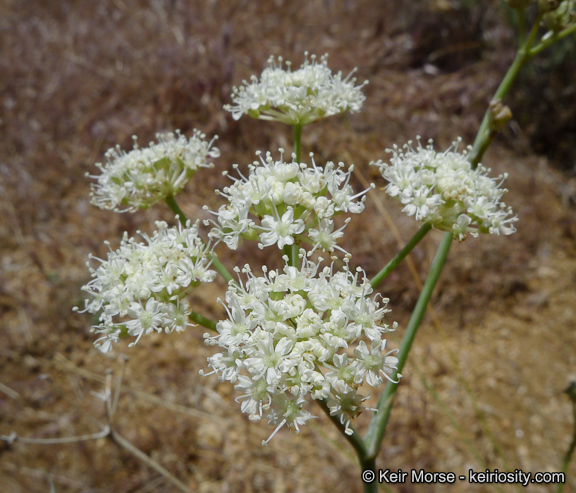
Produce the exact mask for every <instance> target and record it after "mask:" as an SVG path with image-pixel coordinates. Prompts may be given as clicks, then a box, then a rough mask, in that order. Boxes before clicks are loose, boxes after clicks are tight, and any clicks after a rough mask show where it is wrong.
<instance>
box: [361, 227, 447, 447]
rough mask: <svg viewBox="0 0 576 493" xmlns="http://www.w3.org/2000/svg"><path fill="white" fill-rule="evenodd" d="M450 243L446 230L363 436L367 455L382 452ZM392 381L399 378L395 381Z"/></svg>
mask: <svg viewBox="0 0 576 493" xmlns="http://www.w3.org/2000/svg"><path fill="white" fill-rule="evenodd" d="M451 244H452V235H451V234H450V233H444V236H443V237H442V241H441V243H440V246H439V247H438V251H437V252H436V256H435V257H434V260H433V262H432V266H431V267H430V272H429V273H428V277H427V278H426V281H425V283H424V287H423V288H422V292H421V293H420V297H419V298H418V302H417V303H416V306H415V307H414V311H413V312H412V316H411V317H410V321H409V322H408V326H407V327H406V333H405V334H404V337H403V338H402V344H401V346H400V351H399V352H398V364H397V370H395V372H394V373H393V374H392V375H391V377H392V379H391V380H390V381H389V382H388V383H387V384H386V388H385V389H384V392H383V393H382V395H381V396H380V400H379V401H378V406H377V409H378V412H377V413H376V414H375V415H374V417H373V418H372V421H371V422H370V425H369V427H368V431H367V432H366V436H365V437H364V441H365V442H366V447H367V449H368V457H371V458H375V457H376V456H377V455H378V452H379V451H380V445H381V443H382V439H383V438H384V432H385V430H386V425H387V424H388V419H389V417H390V411H391V410H392V403H393V401H394V396H395V394H396V391H397V389H398V383H397V382H398V375H399V374H400V373H401V372H402V369H403V368H404V364H405V363H406V360H407V359H408V354H409V353H410V349H411V348H412V343H413V342H414V338H415V337H416V334H417V332H418V328H419V327H420V323H421V322H422V318H423V317H424V313H425V312H426V307H427V306H428V302H429V301H430V298H431V297H432V293H433V292H434V288H435V287H436V283H437V282H438V279H439V278H440V273H441V272H442V268H443V267H444V264H445V263H446V257H447V256H448V251H449V250H450V245H451ZM393 380H396V383H395V382H394V381H393Z"/></svg>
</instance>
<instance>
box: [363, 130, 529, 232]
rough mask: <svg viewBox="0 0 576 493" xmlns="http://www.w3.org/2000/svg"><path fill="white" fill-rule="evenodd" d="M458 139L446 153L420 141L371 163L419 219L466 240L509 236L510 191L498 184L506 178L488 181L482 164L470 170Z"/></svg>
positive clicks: (390, 191) (513, 218) (511, 220)
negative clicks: (386, 160) (505, 199)
mask: <svg viewBox="0 0 576 493" xmlns="http://www.w3.org/2000/svg"><path fill="white" fill-rule="evenodd" d="M460 141H461V139H459V140H457V141H456V142H454V143H453V144H452V146H451V147H449V148H448V149H447V150H446V151H444V152H437V151H435V150H434V146H433V142H432V141H431V140H430V141H429V142H428V145H427V146H426V147H423V146H422V143H421V142H420V138H419V137H418V138H417V143H418V147H417V148H416V149H414V147H412V141H410V142H408V143H407V144H406V145H404V146H403V148H402V149H399V148H398V147H397V146H394V147H393V148H392V149H387V152H389V153H391V154H392V158H391V159H390V163H389V164H388V163H384V162H382V161H377V162H376V163H372V164H374V165H376V166H378V167H379V168H380V172H381V173H382V176H383V177H384V179H386V180H387V181H388V182H389V183H388V185H387V186H386V191H387V192H388V194H389V195H390V196H392V197H396V198H397V199H398V200H400V202H402V204H404V209H403V211H404V212H406V213H407V214H408V215H409V216H414V217H415V218H416V220H418V221H423V222H425V223H430V224H431V225H432V226H433V227H435V228H438V229H441V230H443V231H449V232H451V233H453V234H454V237H455V238H457V239H458V240H460V241H461V240H463V239H464V238H465V237H466V234H467V233H470V234H472V235H473V236H478V233H490V234H497V235H499V234H504V235H509V234H512V233H514V232H515V231H516V229H515V228H514V224H513V223H514V222H516V221H517V220H518V218H517V217H516V216H513V215H512V214H513V212H512V208H511V207H506V204H505V203H504V202H502V201H501V198H502V196H503V195H504V194H505V193H506V192H507V191H508V190H506V189H505V188H501V187H500V186H501V185H502V183H503V182H504V180H505V179H506V178H507V176H508V175H507V174H503V175H500V176H498V177H497V178H490V177H489V176H488V173H489V172H490V170H489V169H486V168H485V167H483V166H482V165H478V167H477V168H476V169H472V165H471V164H470V162H469V161H468V157H467V151H464V152H462V153H460V152H458V145H459V143H460Z"/></svg>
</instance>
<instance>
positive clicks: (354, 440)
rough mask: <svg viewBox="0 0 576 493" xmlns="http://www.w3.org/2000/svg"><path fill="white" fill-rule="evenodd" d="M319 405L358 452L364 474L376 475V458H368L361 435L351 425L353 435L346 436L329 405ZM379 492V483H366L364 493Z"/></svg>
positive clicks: (321, 403) (319, 403)
mask: <svg viewBox="0 0 576 493" xmlns="http://www.w3.org/2000/svg"><path fill="white" fill-rule="evenodd" d="M316 402H318V405H319V406H320V407H321V408H322V410H323V411H324V412H325V413H326V416H328V418H329V419H330V421H332V423H334V424H335V425H336V428H338V431H339V432H340V434H341V435H342V436H343V437H344V438H345V439H346V441H347V442H348V443H349V444H350V445H352V447H353V448H354V450H355V451H356V455H357V456H358V461H359V463H360V467H361V468H362V472H364V471H366V470H371V471H374V472H375V473H376V474H378V473H377V471H376V470H375V468H376V459H375V458H374V457H368V449H367V448H366V442H365V441H364V440H362V437H361V436H360V433H358V431H357V430H356V429H354V427H353V426H351V425H349V428H350V429H352V434H351V435H347V434H346V427H345V426H344V425H343V424H342V422H341V421H340V418H339V416H338V415H333V414H330V408H329V407H328V404H327V403H326V401H324V400H318V401H316ZM377 491H378V482H377V481H372V482H371V483H364V493H376V492H377Z"/></svg>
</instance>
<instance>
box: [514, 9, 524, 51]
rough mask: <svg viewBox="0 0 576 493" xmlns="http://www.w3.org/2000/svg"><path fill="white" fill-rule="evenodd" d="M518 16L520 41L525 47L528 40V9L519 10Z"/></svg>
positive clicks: (517, 11)
mask: <svg viewBox="0 0 576 493" xmlns="http://www.w3.org/2000/svg"><path fill="white" fill-rule="evenodd" d="M516 14H517V15H518V41H519V44H520V45H523V44H524V41H525V40H526V9H525V8H521V9H518V10H516Z"/></svg>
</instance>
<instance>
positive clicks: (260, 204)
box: [205, 149, 367, 254]
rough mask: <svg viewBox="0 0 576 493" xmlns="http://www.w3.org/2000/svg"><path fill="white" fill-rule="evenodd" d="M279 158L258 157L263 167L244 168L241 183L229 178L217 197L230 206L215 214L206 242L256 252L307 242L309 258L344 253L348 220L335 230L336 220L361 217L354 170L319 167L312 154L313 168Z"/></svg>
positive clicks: (361, 202) (361, 204) (360, 195)
mask: <svg viewBox="0 0 576 493" xmlns="http://www.w3.org/2000/svg"><path fill="white" fill-rule="evenodd" d="M280 153H281V155H280V159H279V160H278V161H275V160H274V159H273V158H272V156H271V154H270V153H267V154H266V157H264V156H262V155H261V153H259V152H258V153H257V155H258V156H259V157H260V161H261V162H260V163H259V162H258V161H255V162H254V163H253V164H252V165H250V166H249V167H248V176H247V177H246V176H244V175H242V174H241V173H240V177H239V178H235V177H230V178H231V179H232V180H234V183H233V184H232V185H231V186H229V187H225V188H224V189H223V191H222V192H219V194H220V195H222V196H223V197H224V198H226V199H227V201H228V202H227V203H226V204H224V205H222V206H220V208H219V209H218V212H213V214H214V215H215V216H216V217H217V221H212V224H213V225H214V228H213V229H212V230H211V231H210V233H209V235H210V238H213V239H217V240H222V241H224V242H225V243H226V245H227V246H228V247H229V248H231V249H233V250H235V249H236V248H238V245H239V242H240V240H241V239H248V240H257V241H258V242H259V247H260V248H264V247H268V246H271V245H277V246H278V248H283V247H284V246H285V245H292V244H293V243H294V242H295V239H299V240H300V239H304V238H305V240H306V241H307V242H309V243H311V244H312V250H311V251H310V254H312V253H313V252H315V251H316V250H322V251H327V252H329V253H332V252H333V251H334V250H340V251H342V252H344V250H343V249H342V248H341V247H339V246H338V245H337V241H338V239H339V238H341V237H342V236H343V234H344V233H343V232H342V231H343V229H344V227H345V226H346V224H347V221H346V222H345V224H344V225H343V226H342V227H341V228H339V229H336V230H334V217H335V216H336V215H338V214H340V213H342V212H350V213H355V214H358V213H360V212H362V211H363V210H364V200H365V193H366V192H367V190H365V191H364V192H360V193H358V194H355V193H354V191H353V189H352V186H351V185H350V177H351V173H352V170H353V167H352V166H350V167H349V168H348V170H347V171H345V170H344V164H343V163H339V164H338V165H335V164H334V163H332V162H328V163H327V164H326V166H324V168H322V167H320V166H317V165H316V163H315V161H314V157H313V155H312V154H311V155H310V157H311V159H312V166H308V165H307V164H305V163H297V162H294V161H292V162H285V161H284V159H283V156H282V153H283V150H282V149H280ZM293 158H294V156H293ZM235 168H236V169H238V166H237V165H235ZM225 174H227V173H225ZM205 223H206V225H208V224H209V223H210V221H206V222H205Z"/></svg>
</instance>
